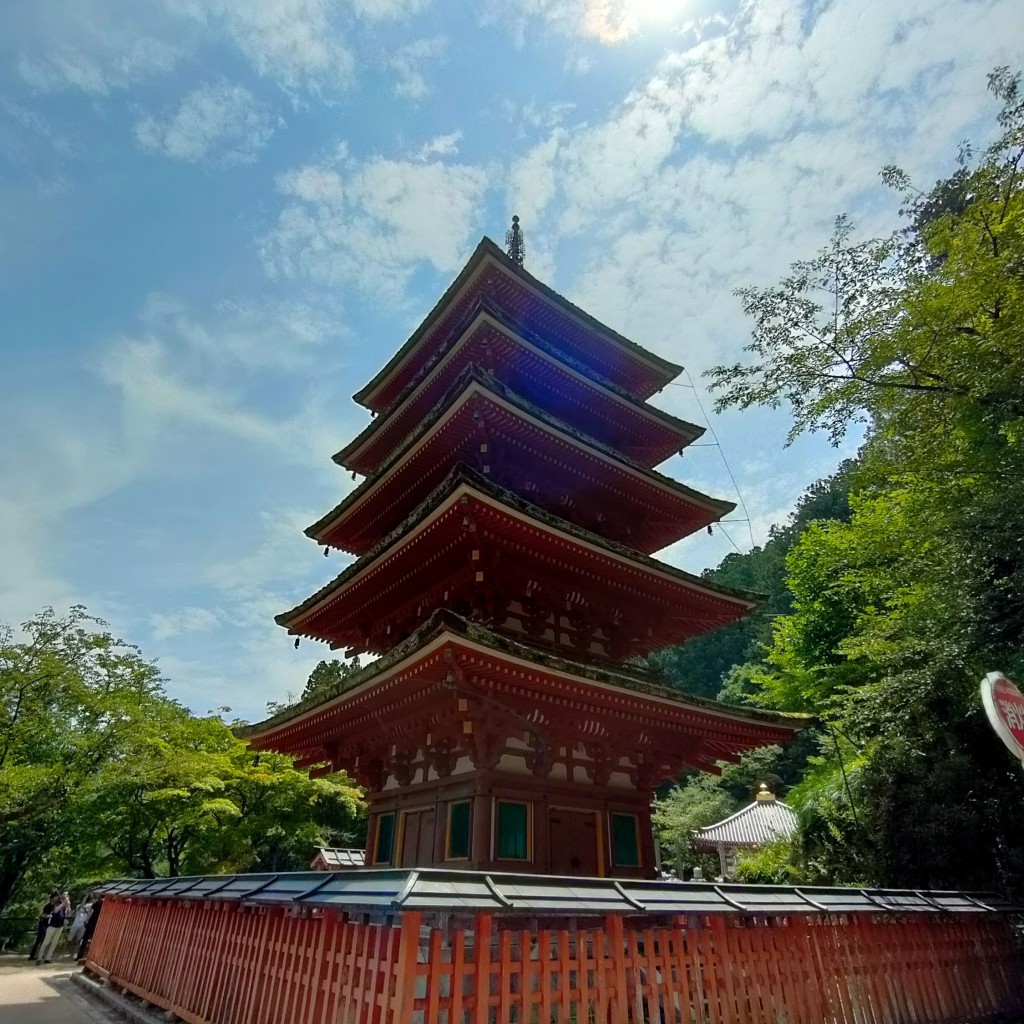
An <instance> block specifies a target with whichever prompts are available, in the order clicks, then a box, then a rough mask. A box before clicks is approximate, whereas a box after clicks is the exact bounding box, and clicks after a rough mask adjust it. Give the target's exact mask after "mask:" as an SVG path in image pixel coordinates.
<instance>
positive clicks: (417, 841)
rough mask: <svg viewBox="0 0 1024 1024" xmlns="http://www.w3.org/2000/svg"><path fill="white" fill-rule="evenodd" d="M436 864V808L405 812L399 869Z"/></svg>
mask: <svg viewBox="0 0 1024 1024" xmlns="http://www.w3.org/2000/svg"><path fill="white" fill-rule="evenodd" d="M433 863H434V808H433V807H422V808H420V809H418V810H415V811H406V812H405V821H404V824H403V830H402V859H401V862H400V863H399V865H398V866H399V867H403V868H425V867H430V865H431V864H433Z"/></svg>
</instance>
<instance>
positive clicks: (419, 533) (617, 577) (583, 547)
mask: <svg viewBox="0 0 1024 1024" xmlns="http://www.w3.org/2000/svg"><path fill="white" fill-rule="evenodd" d="M524 551H529V552H530V553H531V556H530V557H523V554H522V553H523V552H524ZM566 579H570V580H574V581H575V586H577V587H578V588H579V589H577V590H572V591H569V592H566V591H565V582H564V581H565V580H566ZM480 584H483V586H480ZM545 598H547V599H549V600H553V604H552V606H551V608H549V609H548V614H549V615H551V614H554V611H555V609H556V608H557V607H559V606H560V605H562V604H572V603H574V602H575V603H578V604H579V605H580V606H581V607H586V608H587V609H588V610H589V611H590V612H591V613H592V614H591V616H590V620H591V621H590V625H591V627H592V628H593V631H594V639H591V635H590V634H588V637H587V639H588V642H587V644H586V645H585V646H584V645H581V644H579V643H577V642H576V640H575V637H574V639H573V641H572V646H573V648H574V649H575V650H577V651H582V652H583V653H586V652H589V651H590V650H591V649H592V645H594V644H599V643H600V640H599V639H597V636H598V635H599V636H600V637H608V636H609V633H610V631H614V632H615V633H617V634H619V642H618V646H617V648H616V652H615V653H612V652H610V651H605V652H601V651H599V652H598V653H606V654H608V655H609V656H611V657H623V656H625V657H629V656H634V655H638V654H644V653H646V652H647V651H649V650H651V649H656V648H660V647H668V646H670V645H672V644H677V643H681V642H682V641H684V640H686V639H689V638H690V637H692V636H698V635H700V634H701V633H706V632H707V631H708V630H710V629H714V628H716V627H718V626H724V625H727V624H728V623H730V622H734V621H735V620H736V619H738V618H741V617H742V616H744V615H746V614H747V613H748V612H749V611H751V609H753V608H754V607H756V605H757V603H758V598H757V597H756V595H753V594H749V593H746V592H743V591H739V590H735V589H732V588H725V587H722V586H721V585H718V584H714V583H711V582H710V581H708V580H704V579H701V578H700V577H697V576H693V575H691V574H690V573H687V572H684V571H683V570H682V569H677V568H675V567H674V566H671V565H668V564H666V563H664V562H659V561H658V560H657V559H654V558H651V557H649V556H647V555H644V554H642V553H640V552H639V551H636V550H635V549H632V548H629V547H626V546H625V545H623V544H620V543H618V542H616V541H613V540H611V539H609V538H606V537H602V536H600V535H599V534H596V533H593V532H591V531H589V530H587V529H585V528H583V527H580V526H576V525H574V524H572V523H569V522H567V521H566V520H564V519H559V518H557V517H556V516H554V515H552V514H551V513H549V512H545V511H543V510H542V509H540V508H538V507H537V506H536V505H533V504H531V503H530V502H529V501H527V500H525V499H524V498H521V497H519V496H518V495H516V494H514V493H513V492H512V491H510V490H508V489H507V488H504V487H501V486H499V485H497V484H495V483H494V482H493V481H490V480H488V479H487V478H486V477H484V476H483V475H481V474H479V473H477V472H475V471H474V470H471V469H469V468H468V467H465V466H457V467H456V468H455V469H454V470H453V471H452V473H451V474H450V475H449V477H448V478H447V479H446V480H445V481H444V482H443V483H442V484H440V485H439V486H438V487H437V488H435V490H434V491H433V492H431V494H429V495H428V496H427V497H426V498H425V499H424V500H423V501H422V502H421V503H420V505H419V506H417V508H415V509H414V510H413V511H412V512H411V513H410V514H409V515H408V516H407V517H406V518H405V519H404V520H403V521H402V522H401V523H399V524H398V525H397V526H395V528H394V529H393V530H392V531H391V533H389V534H388V535H387V536H386V537H384V538H383V539H382V540H380V541H379V542H378V543H377V544H376V545H375V546H374V547H373V548H371V549H370V550H369V551H368V552H367V553H366V554H365V555H363V556H362V557H361V558H359V559H358V560H357V561H355V562H354V563H353V564H352V565H350V566H348V567H347V568H346V569H345V570H344V571H343V572H342V573H341V574H340V575H339V576H338V577H337V578H336V579H334V580H333V581H332V582H331V583H329V584H327V586H326V587H324V588H323V589H321V590H319V591H317V593H315V594H313V595H312V596H311V597H309V598H307V599H306V600H305V601H303V602H302V604H300V605H298V606H297V607H295V608H293V609H292V610H291V611H289V612H285V613H283V614H281V615H279V616H278V617H277V622H278V623H279V624H280V625H282V626H285V627H287V628H288V630H289V632H291V633H295V634H298V635H302V636H308V637H311V638H315V639H318V640H323V641H326V642H327V643H329V644H330V645H331V646H332V647H347V648H349V649H351V650H353V651H358V652H362V651H373V652H375V653H383V652H384V651H386V650H387V649H389V648H390V647H392V646H393V645H394V644H395V642H397V640H401V639H404V638H405V637H406V636H407V635H408V634H409V633H410V632H412V631H413V630H414V629H415V628H416V626H418V625H419V624H420V623H421V622H423V621H425V620H426V619H427V618H428V617H429V616H430V614H431V613H432V612H433V611H435V610H436V609H437V608H444V607H456V608H457V607H460V606H468V608H472V609H473V610H474V612H475V613H476V615H475V617H479V618H481V619H483V620H484V621H487V622H490V623H492V624H493V625H495V626H496V627H498V628H499V629H500V628H504V627H505V626H506V623H507V619H508V617H509V616H515V615H517V614H519V615H520V622H519V624H518V626H517V627H512V628H514V629H516V631H517V632H523V633H530V626H529V624H528V623H527V622H525V621H523V619H524V618H525V616H526V615H527V614H528V612H527V609H526V607H525V605H526V602H528V601H531V600H532V601H537V600H538V599H540V600H543V599H545ZM513 603H519V604H520V606H521V607H520V610H519V612H516V611H515V610H514V609H513V607H512V605H513ZM541 625H546V626H547V628H546V632H549V633H552V636H551V637H550V638H549V639H550V641H551V642H552V643H554V644H555V645H558V644H559V643H560V642H561V641H560V640H559V639H558V638H556V637H555V636H554V635H553V634H554V624H553V623H548V622H547V620H546V619H545V621H544V622H542V623H541ZM544 632H545V630H539V631H535V632H533V633H532V634H531V635H533V636H534V637H535V638H540V637H542V636H543V634H544Z"/></svg>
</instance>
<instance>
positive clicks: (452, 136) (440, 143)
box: [416, 131, 462, 161]
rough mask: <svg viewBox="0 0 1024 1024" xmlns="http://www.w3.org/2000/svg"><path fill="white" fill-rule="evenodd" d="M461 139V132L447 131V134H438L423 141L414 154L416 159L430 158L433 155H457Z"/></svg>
mask: <svg viewBox="0 0 1024 1024" xmlns="http://www.w3.org/2000/svg"><path fill="white" fill-rule="evenodd" d="M461 141H462V132H461V131H454V132H449V133H448V134H447V135H438V136H436V137H435V138H433V139H430V140H428V141H427V142H425V143H423V145H422V146H421V147H420V150H419V152H418V153H417V154H416V159H417V160H424V161H426V160H432V159H433V158H434V157H446V156H457V155H458V152H459V143H460V142H461Z"/></svg>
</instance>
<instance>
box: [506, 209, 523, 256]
mask: <svg viewBox="0 0 1024 1024" xmlns="http://www.w3.org/2000/svg"><path fill="white" fill-rule="evenodd" d="M505 251H506V252H507V253H508V258H509V259H510V260H512V262H513V263H518V264H519V266H522V265H523V260H524V259H526V243H525V242H524V241H523V229H522V228H521V227H520V226H519V217H518V216H514V217H513V218H512V227H510V228H509V229H508V231H506V232H505Z"/></svg>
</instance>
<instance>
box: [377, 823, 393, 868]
mask: <svg viewBox="0 0 1024 1024" xmlns="http://www.w3.org/2000/svg"><path fill="white" fill-rule="evenodd" d="M394 853H395V814H394V811H392V812H391V813H389V814H382V815H381V816H380V817H379V818H378V819H377V843H376V847H375V849H374V851H373V863H374V864H390V863H391V860H392V858H393V857H394Z"/></svg>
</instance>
